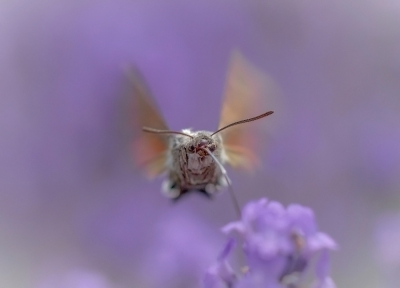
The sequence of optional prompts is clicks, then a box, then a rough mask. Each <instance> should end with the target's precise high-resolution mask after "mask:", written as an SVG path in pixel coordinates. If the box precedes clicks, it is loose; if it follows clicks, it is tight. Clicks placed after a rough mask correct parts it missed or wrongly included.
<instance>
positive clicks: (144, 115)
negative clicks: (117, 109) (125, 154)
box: [127, 67, 168, 177]
mask: <svg viewBox="0 0 400 288" xmlns="http://www.w3.org/2000/svg"><path fill="white" fill-rule="evenodd" d="M127 72H128V73H127V75H128V79H129V89H128V91H129V92H128V93H129V95H128V96H129V98H130V100H131V101H129V102H130V103H129V106H131V107H133V109H132V110H133V111H131V112H130V113H132V116H133V117H132V118H131V119H132V122H133V123H131V124H132V125H133V127H134V131H133V133H134V135H133V147H132V148H133V157H134V161H135V164H136V165H138V166H141V167H143V168H144V169H145V171H146V174H147V175H148V176H149V177H154V176H156V175H158V174H160V173H162V172H163V171H164V170H165V163H166V151H167V148H168V138H167V137H168V136H165V135H159V134H152V133H146V132H144V131H142V127H143V126H146V127H150V128H155V129H161V130H168V127H167V125H166V124H165V121H164V119H163V117H162V116H161V114H160V112H159V110H158V109H157V106H156V104H155V102H154V100H153V99H152V97H151V94H150V92H149V89H148V88H147V86H146V84H145V82H144V81H143V78H142V77H141V75H140V73H139V72H138V71H137V70H136V69H134V68H133V67H131V68H130V69H129V70H128V71H127ZM129 110H131V109H129Z"/></svg>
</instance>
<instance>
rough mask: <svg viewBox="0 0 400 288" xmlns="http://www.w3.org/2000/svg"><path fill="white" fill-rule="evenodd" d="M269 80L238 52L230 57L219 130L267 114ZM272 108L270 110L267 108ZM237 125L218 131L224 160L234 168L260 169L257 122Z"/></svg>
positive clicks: (262, 137) (261, 140)
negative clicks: (220, 136) (221, 141)
mask: <svg viewBox="0 0 400 288" xmlns="http://www.w3.org/2000/svg"><path fill="white" fill-rule="evenodd" d="M271 84H272V80H271V79H269V77H267V75H265V74H263V73H262V72H261V71H260V70H258V69H257V68H256V67H254V66H253V65H251V64H250V63H249V62H248V61H246V59H245V58H244V57H243V56H242V55H241V54H240V53H239V52H237V51H234V52H233V53H232V56H231V61H230V65H229V68H228V73H227V80H226V84H225V85H226V86H225V91H224V96H223V103H222V111H221V116H220V122H219V126H218V129H220V128H222V127H224V126H226V125H229V124H231V123H233V122H236V121H240V120H243V119H247V118H251V117H255V116H258V115H260V114H262V113H265V112H267V111H268V110H267V107H266V104H265V102H266V101H265V100H266V96H267V95H266V94H267V92H268V90H270V88H271V87H272V86H271ZM269 108H271V107H269ZM262 121H263V120H257V121H256V122H254V123H248V124H247V123H246V124H240V125H237V126H233V127H230V128H228V129H226V130H224V131H222V132H221V134H222V139H223V145H224V150H225V154H226V161H227V163H228V164H230V165H231V166H233V167H238V168H246V169H250V170H251V169H253V168H255V167H257V166H260V164H261V163H260V160H259V157H260V156H259V155H258V154H259V153H260V152H261V151H262V148H263V146H264V144H265V135H264V133H263V131H262V129H260V126H261V125H260V124H261V123H260V122H262Z"/></svg>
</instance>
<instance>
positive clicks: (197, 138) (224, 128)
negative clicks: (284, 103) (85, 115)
mask: <svg viewBox="0 0 400 288" xmlns="http://www.w3.org/2000/svg"><path fill="white" fill-rule="evenodd" d="M128 76H129V82H130V83H129V84H130V87H131V88H130V90H129V91H130V92H129V94H131V96H132V99H133V112H132V114H133V115H132V116H134V119H133V125H134V127H135V131H136V133H135V135H134V139H133V147H132V149H133V158H134V161H135V163H136V164H137V165H139V166H141V167H143V168H144V170H145V172H146V173H147V175H148V176H157V175H159V174H162V173H165V174H166V179H165V180H164V182H163V184H162V191H163V192H164V194H165V195H166V196H167V197H169V198H172V199H178V198H180V197H181V196H182V195H184V194H186V193H188V192H190V191H199V192H201V193H203V194H205V195H207V196H212V195H213V194H214V193H216V192H217V191H219V190H220V189H221V188H222V187H225V186H227V185H228V184H229V178H228V177H227V174H226V170H225V169H224V166H223V165H225V164H228V165H231V166H232V167H235V168H236V167H242V168H250V169H251V168H254V167H255V166H257V162H258V152H259V150H260V147H258V146H259V144H261V143H259V142H258V141H257V131H256V132H255V130H254V129H249V127H248V126H250V125H252V124H245V123H247V122H251V121H255V120H258V119H261V118H264V117H266V116H268V115H271V114H272V113H273V111H268V112H265V110H264V111H262V109H263V107H262V103H263V102H264V101H263V100H264V99H263V97H265V96H266V95H264V94H265V90H266V89H265V84H266V81H267V80H266V77H265V75H264V74H263V73H262V72H261V71H259V70H258V69H257V68H255V67H254V66H252V65H251V64H250V63H249V62H247V61H246V60H245V59H244V58H243V56H242V55H241V54H239V52H234V53H233V54H232V57H231V61H230V66H229V69H228V73H227V81H226V86H225V92H224V96H223V104H222V111H221V115H220V121H219V125H218V129H216V131H192V130H191V129H183V130H182V131H173V130H170V129H169V128H168V126H167V124H166V122H165V121H164V119H163V117H162V115H161V113H160V112H159V109H158V108H157V106H156V104H155V102H154V100H153V97H152V96H151V93H150V91H149V89H148V87H147V86H146V84H145V81H144V80H143V78H142V77H141V75H140V73H139V72H138V71H137V70H135V69H133V68H132V69H130V71H129V74H128ZM257 110H258V113H257V114H255V113H256V112H255V111H257ZM252 113H253V115H252ZM260 113H261V114H260Z"/></svg>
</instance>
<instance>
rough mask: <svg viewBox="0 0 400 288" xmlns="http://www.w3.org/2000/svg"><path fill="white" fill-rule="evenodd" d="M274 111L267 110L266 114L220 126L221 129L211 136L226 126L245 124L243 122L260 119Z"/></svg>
mask: <svg viewBox="0 0 400 288" xmlns="http://www.w3.org/2000/svg"><path fill="white" fill-rule="evenodd" d="M272 113H274V111H268V112H266V113H264V114H261V115H258V116H256V117H253V118H249V119H244V120H241V121H237V122H233V123H231V124H229V125H226V126H225V127H222V128H220V129H218V130H217V131H215V132H214V133H212V134H211V136H213V135H215V134H217V133H219V132H221V131H222V130H225V129H226V128H229V127H232V126H235V125H238V124H243V123H247V122H251V121H255V120H258V119H261V118H264V117H267V116H268V115H271V114H272Z"/></svg>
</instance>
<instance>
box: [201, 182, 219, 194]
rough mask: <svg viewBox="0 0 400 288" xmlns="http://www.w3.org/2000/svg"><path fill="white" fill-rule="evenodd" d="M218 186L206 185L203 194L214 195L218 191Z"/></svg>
mask: <svg viewBox="0 0 400 288" xmlns="http://www.w3.org/2000/svg"><path fill="white" fill-rule="evenodd" d="M220 188H221V187H220V186H219V185H218V184H214V183H208V184H207V185H206V187H204V189H203V190H204V192H205V193H207V194H208V195H212V194H215V193H216V192H217V191H218V190H220Z"/></svg>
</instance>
